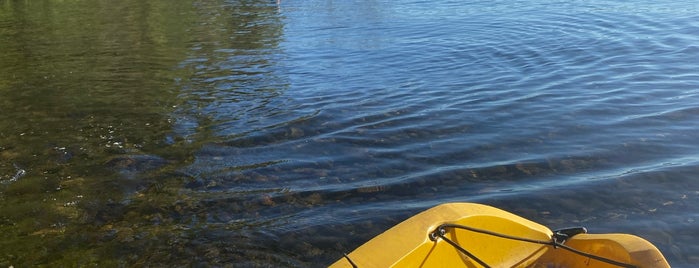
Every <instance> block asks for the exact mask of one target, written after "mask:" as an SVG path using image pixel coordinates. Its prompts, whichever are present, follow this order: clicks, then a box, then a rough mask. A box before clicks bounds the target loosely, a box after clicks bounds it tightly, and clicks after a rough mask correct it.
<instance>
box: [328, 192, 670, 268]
mask: <svg viewBox="0 0 699 268" xmlns="http://www.w3.org/2000/svg"><path fill="white" fill-rule="evenodd" d="M445 224H446V225H445ZM499 235H502V236H499ZM561 235H562V236H561ZM561 237H565V238H561ZM513 238H514V239H513ZM566 238H567V239H566ZM518 239H519V240H518ZM563 239H565V241H563ZM576 251H577V252H576ZM580 253H582V255H581V254H580ZM353 264H354V265H356V266H357V267H572V268H575V267H670V266H669V264H668V263H667V261H666V260H665V257H663V255H662V254H661V253H660V251H659V250H658V249H657V248H656V247H655V246H654V245H653V244H651V243H650V242H648V241H646V240H644V239H643V238H640V237H638V236H634V235H629V234H586V233H581V234H574V235H573V234H571V236H570V237H566V235H565V234H560V233H559V234H555V233H554V232H553V231H551V230H549V229H548V228H547V227H545V226H543V225H541V224H538V223H535V222H533V221H530V220H527V219H525V218H522V217H520V216H517V215H515V214H512V213H509V212H507V211H503V210H500V209H497V208H494V207H490V206H486V205H481V204H474V203H448V204H442V205H439V206H436V207H434V208H431V209H428V210H426V211H424V212H421V213H419V214H417V215H415V216H413V217H411V218H409V219H407V220H406V221H404V222H402V223H400V224H398V225H396V226H394V227H393V228H391V229H389V230H387V231H386V232H384V233H382V234H380V235H378V236H376V237H374V238H373V239H371V240H370V241H368V242H366V243H365V244H364V245H362V246H360V247H359V248H357V249H356V250H354V251H353V252H352V253H350V254H349V255H348V256H347V257H346V258H343V259H340V260H338V261H337V262H335V263H334V264H332V265H331V266H330V267H352V266H353Z"/></svg>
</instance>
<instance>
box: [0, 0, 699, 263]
mask: <svg viewBox="0 0 699 268" xmlns="http://www.w3.org/2000/svg"><path fill="white" fill-rule="evenodd" d="M0 3H1V2H0ZM189 7H191V9H190V8H189ZM185 8H186V10H187V11H186V12H188V13H193V14H195V15H196V16H194V17H195V18H198V19H192V20H191V21H186V22H185V23H186V25H185V26H186V27H188V28H186V29H187V30H186V31H183V32H182V33H179V34H178V37H179V38H182V39H183V40H185V41H184V42H182V43H181V44H182V48H183V49H184V51H185V52H184V54H185V57H184V59H177V60H174V59H173V62H174V64H171V65H170V66H168V65H165V66H164V67H160V66H150V67H149V68H155V69H157V70H158V71H159V72H165V73H168V75H167V77H173V79H172V81H173V82H172V83H165V84H166V85H167V88H168V90H169V92H172V91H174V92H176V94H175V95H176V98H175V100H173V101H169V102H165V103H163V107H167V108H168V109H169V110H168V111H167V114H166V117H167V118H168V120H169V122H171V123H172V124H171V127H170V128H169V129H168V130H167V131H165V132H166V133H167V134H166V135H164V137H162V141H160V142H159V143H158V144H162V145H161V147H159V148H157V149H140V150H141V151H144V152H145V153H148V154H150V155H158V156H161V157H163V158H166V159H167V160H168V161H170V163H174V164H171V165H170V166H168V168H167V170H166V171H165V172H164V173H165V174H176V177H177V178H178V179H177V182H176V183H175V186H172V184H168V183H172V182H167V183H163V182H162V181H163V179H150V180H154V181H158V183H163V184H166V185H167V186H168V187H174V188H175V190H173V191H172V192H167V191H166V193H176V194H172V196H173V198H175V199H177V200H179V201H172V200H170V199H168V198H162V199H160V196H161V195H162V194H160V195H159V194H158V193H157V192H156V193H152V192H150V191H143V190H138V189H140V188H138V187H126V188H127V190H124V191H125V197H123V199H124V200H125V201H119V202H120V204H122V205H123V209H122V210H123V211H121V212H119V213H124V214H125V215H130V214H128V213H129V212H133V213H135V214H139V213H143V214H148V213H151V212H149V211H150V210H148V209H143V208H142V207H141V206H140V205H134V204H140V203H139V201H138V200H140V199H139V198H144V199H143V200H146V199H148V198H149V196H152V199H148V200H151V201H149V202H155V203H156V204H157V206H158V209H159V210H158V211H159V212H158V213H159V214H158V215H159V216H158V217H161V218H163V219H162V220H159V221H158V224H157V225H158V226H174V227H172V228H170V229H168V230H171V231H172V232H174V233H175V234H179V233H180V232H181V233H182V234H181V235H180V236H177V235H173V236H168V237H164V238H163V237H161V238H160V240H157V239H156V240H154V241H155V242H152V243H151V244H147V245H148V246H146V247H145V249H140V250H137V249H134V248H128V247H126V246H124V247H125V249H122V250H123V251H124V252H128V254H130V256H135V257H133V258H132V260H135V261H134V262H135V263H138V262H148V260H149V259H150V260H151V261H152V260H153V259H155V260H164V261H165V262H167V261H171V263H172V264H177V263H179V264H182V263H190V264H191V263H200V264H224V263H230V262H236V263H239V264H246V265H253V266H258V265H259V266H285V265H290V266H323V265H328V264H330V263H331V262H333V261H334V260H336V259H338V258H340V257H341V256H342V255H341V253H342V252H348V251H351V250H352V249H353V248H355V247H357V246H359V245H360V244H361V243H363V242H364V241H366V240H368V239H370V238H371V237H373V236H374V235H376V234H378V233H380V232H381V231H383V230H385V229H386V228H389V227H390V226H392V225H394V224H396V223H398V222H400V221H401V220H403V219H405V218H407V217H409V216H410V215H413V214H415V213H417V212H419V211H421V210H424V209H427V208H429V207H431V206H434V205H436V204H440V203H443V202H480V203H485V204H490V205H494V206H497V207H500V208H503V209H506V210H509V211H512V212H514V213H517V214H519V215H522V216H524V217H526V218H529V219H531V220H534V221H536V222H540V223H542V224H544V225H547V226H549V227H551V228H552V229H553V228H559V227H566V226H571V225H583V226H586V227H587V228H588V229H589V230H590V231H591V232H597V233H599V232H621V233H632V234H635V235H639V236H642V237H644V238H646V239H648V240H649V241H651V242H652V243H653V244H655V245H656V246H657V247H658V248H659V249H660V250H661V251H662V252H663V253H664V254H665V256H666V258H667V259H668V260H669V261H670V263H671V264H672V265H673V267H692V266H696V265H699V257H697V256H699V245H698V244H697V243H696V240H697V239H699V225H698V223H697V219H698V218H699V179H697V178H698V177H697V176H698V175H697V174H699V143H697V141H698V140H699V15H698V14H699V3H697V2H695V1H633V2H625V1H483V2H464V1H438V2H435V1H407V0H406V1H403V0H398V1H384V0H378V1H370V0H365V1H359V0H356V1H354V0H352V1H300V0H282V1H280V3H278V4H277V3H275V1H242V0H241V1H235V0H231V1H193V2H192V4H191V6H190V5H185ZM181 12H184V11H181ZM153 38H154V39H157V38H156V37H153ZM178 44H179V43H178ZM157 57H166V58H167V55H158V56H157ZM157 57H156V58H157ZM58 60H61V59H58ZM151 60H152V59H151ZM144 61H146V62H148V61H149V59H145V60H144ZM117 72H118V71H117ZM139 79H144V80H145V79H147V77H143V78H139ZM95 98H99V97H95ZM170 108H171V109H170ZM110 142H111V141H110ZM156 143H157V142H156ZM0 145H1V144H0ZM148 148H150V147H148ZM182 148H185V149H182ZM181 150H185V153H179V152H180V151H181ZM130 152H131V151H130ZM8 172H9V171H8ZM121 174H123V171H122V173H121ZM129 174H130V175H129V176H130V178H131V179H130V180H127V179H124V180H125V181H132V180H133V178H132V177H133V176H135V175H133V174H132V173H129ZM143 176H145V177H147V178H150V177H148V176H155V177H157V178H161V177H158V176H162V174H157V175H152V174H150V175H143ZM8 178H9V177H8ZM88 180H89V178H88ZM131 183H132V182H131ZM167 189H171V188H167ZM144 196H145V197H144ZM7 198H9V197H6V199H7ZM153 200H155V201H153ZM119 202H117V203H119ZM154 206H156V205H154ZM149 215H150V214H149ZM159 219H160V218H159ZM110 220H112V221H115V223H113V225H114V226H119V225H128V223H129V220H128V217H125V219H122V218H117V219H114V217H112V218H109V217H107V219H106V220H103V221H107V222H109V221H110ZM88 223H89V222H88ZM100 224H104V225H106V224H107V223H104V222H100ZM110 226H111V225H110ZM139 228H146V227H143V224H141V225H137V224H133V226H132V228H131V229H133V230H134V232H138V231H137V230H139ZM100 230H101V231H104V228H102V229H100ZM120 230H121V229H120ZM406 235H409V234H406ZM93 243H95V244H94V246H95V247H100V246H101V244H100V243H101V242H99V241H93ZM173 244H174V245H184V246H183V247H185V248H190V249H191V251H187V250H179V251H178V250H173V253H172V255H168V253H158V254H156V253H153V252H162V251H163V250H167V248H168V246H167V245H173ZM205 245H208V246H205ZM211 245H214V246H211ZM211 247H214V248H215V250H214V249H211ZM183 252H184V253H183ZM212 252H214V253H212ZM163 254H164V255H163ZM178 254H179V255H178ZM149 256H157V258H155V257H153V258H149ZM0 258H1V256H0ZM0 260H2V259H0ZM15 261H16V260H15ZM7 262H8V263H10V262H12V259H10V261H7ZM125 262H126V263H129V261H128V260H127V261H125Z"/></svg>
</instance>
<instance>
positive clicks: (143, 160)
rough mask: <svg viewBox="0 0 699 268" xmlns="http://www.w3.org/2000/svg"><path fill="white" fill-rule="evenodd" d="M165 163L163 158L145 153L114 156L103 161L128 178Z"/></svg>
mask: <svg viewBox="0 0 699 268" xmlns="http://www.w3.org/2000/svg"><path fill="white" fill-rule="evenodd" d="M167 164H168V161H167V160H165V159H164V158H162V157H159V156H155V155H147V154H139V155H121V156H116V157H114V158H112V159H110V160H109V161H107V162H106V163H105V165H106V166H107V167H108V168H109V169H112V170H114V171H116V172H118V173H119V174H121V175H122V176H123V177H125V178H128V179H133V178H135V177H136V176H138V175H139V174H143V173H146V172H149V171H153V170H156V169H159V168H162V167H164V166H165V165H167Z"/></svg>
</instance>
